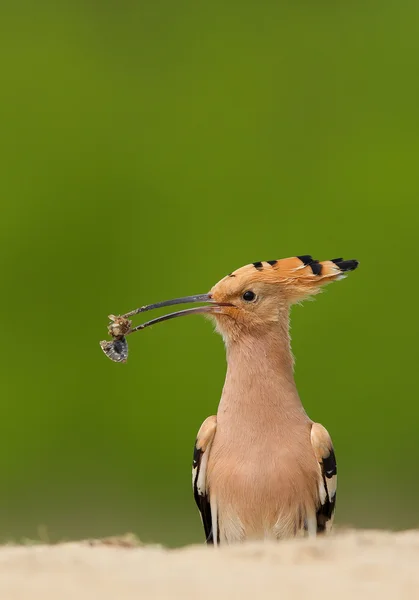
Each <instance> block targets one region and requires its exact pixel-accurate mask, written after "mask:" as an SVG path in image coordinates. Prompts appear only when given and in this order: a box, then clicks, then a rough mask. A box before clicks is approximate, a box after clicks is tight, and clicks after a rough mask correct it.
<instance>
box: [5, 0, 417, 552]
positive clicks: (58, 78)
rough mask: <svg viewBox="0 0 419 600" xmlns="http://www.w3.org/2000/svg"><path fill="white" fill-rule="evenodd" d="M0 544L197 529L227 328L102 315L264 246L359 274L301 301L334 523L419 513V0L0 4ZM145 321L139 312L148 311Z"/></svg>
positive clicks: (196, 283)
mask: <svg viewBox="0 0 419 600" xmlns="http://www.w3.org/2000/svg"><path fill="white" fill-rule="evenodd" d="M0 16H1V18H0V23H1V24H0V28H1V32H0V33H1V35H0V49H1V57H2V59H1V60H2V67H1V80H2V83H1V95H0V115H1V120H2V125H1V147H0V171H1V172H0V177H1V179H0V181H1V202H2V204H1V209H2V210H1V221H0V227H1V241H0V243H1V256H2V258H3V260H2V281H3V284H2V289H3V292H2V294H1V303H2V331H3V344H2V345H1V349H0V353H1V364H2V369H3V375H2V382H3V384H2V390H3V393H2V399H1V404H0V406H1V420H0V428H1V431H0V482H1V485H0V490H1V491H0V537H1V539H2V540H7V539H11V538H12V539H20V538H22V537H29V538H36V537H37V536H38V535H39V526H44V527H45V528H46V529H47V532H48V536H49V537H50V539H52V540H57V539H61V538H76V537H80V536H102V535H112V534H117V533H122V532H125V531H134V532H136V533H137V534H138V535H139V536H140V538H141V539H143V540H144V541H157V542H162V543H166V544H170V545H178V544H185V543H189V542H197V541H202V539H203V534H202V532H201V524H200V521H199V517H198V513H197V510H196V509H195V506H194V503H193V498H192V493H191V489H190V463H191V454H192V448H193V443H194V439H195V435H196V432H197V430H198V428H199V426H200V424H201V422H202V421H203V420H204V418H205V417H207V416H208V415H210V414H213V413H214V412H215V411H216V407H217V403H218V399H219V396H220V392H221V388H222V384H223V379H224V372H225V357H224V349H223V345H222V341H221V339H220V338H219V337H218V336H216V335H214V333H212V329H211V325H210V323H209V322H206V321H205V320H204V319H202V318H199V317H194V318H190V319H185V320H178V321H173V322H170V323H167V324H165V325H159V326H157V327H155V328H151V329H149V330H146V331H144V333H142V334H141V335H138V336H136V337H135V339H134V338H133V339H132V340H131V343H130V352H131V354H130V360H129V362H128V363H127V364H126V365H117V364H112V363H111V362H110V361H109V360H107V359H106V358H105V357H104V355H103V354H102V352H101V350H100V348H99V344H98V342H99V340H100V339H103V338H104V337H105V335H106V326H107V315H108V314H109V313H111V312H115V313H118V312H124V311H126V310H129V309H132V308H135V307H136V306H139V305H141V304H144V303H148V302H153V301H158V300H164V299H167V298H171V297H176V296H180V295H185V294H192V293H203V292H205V291H207V290H208V289H209V288H210V287H211V286H212V284H213V283H214V282H216V281H217V280H218V279H220V278H221V277H223V276H224V275H226V274H227V273H229V272H230V271H231V270H233V269H235V268H237V267H239V266H241V265H243V264H246V263H248V262H253V261H256V260H268V259H273V258H280V257H286V256H293V255H295V254H305V253H311V254H314V255H315V256H316V257H318V258H321V259H324V258H331V257H334V256H341V255H343V256H345V257H346V258H358V259H359V260H360V261H361V267H360V269H359V270H358V271H357V272H356V273H354V274H353V275H351V276H350V277H349V278H348V279H347V280H346V281H344V282H342V283H339V284H336V285H334V286H331V287H329V288H328V289H327V291H326V292H325V293H324V294H323V295H322V296H321V297H319V298H318V299H317V300H316V302H315V303H307V304H306V305H305V306H304V307H303V308H300V307H297V308H295V309H294V311H293V319H292V335H293V350H294V353H295V355H296V357H297V366H296V378H297V383H298V386H299V390H300V394H301V396H302V399H303V402H304V404H305V406H306V409H307V411H308V412H309V414H310V416H311V417H312V418H313V419H315V420H318V421H320V422H321V423H323V424H324V425H326V426H327V428H328V429H329V430H330V432H331V433H332V436H333V439H334V442H335V446H336V451H337V455H338V461H339V497H338V513H337V522H338V523H339V524H351V525H355V526H359V527H393V528H403V527H414V526H419V516H418V508H417V507H418V500H419V478H418V477H417V476H416V472H417V464H418V458H419V452H418V435H417V429H418V419H419V407H418V401H417V384H416V377H417V364H416V363H417V336H418V319H417V311H416V309H415V308H414V305H413V303H414V302H416V294H417V290H418V283H417V277H416V273H415V269H416V262H417V258H418V252H417V231H418V214H419V208H418V204H417V198H418V192H419V178H418V159H419V137H418V136H419V111H418V107H419V83H418V81H419V80H418V77H417V73H418V68H419V64H418V63H419V35H418V26H419V14H418V6H417V3H416V2H407V1H402V2H388V1H387V2H386V1H382V2H370V1H367V2H350V3H348V2H331V1H330V2H316V3H312V2H300V1H298V0H297V1H296V2H292V3H291V2H290V3H287V2H285V3H281V2H272V1H270V0H261V1H260V2H251V1H243V0H242V1H241V2H235V1H232V0H223V1H220V2H219V1H215V2H211V3H208V2H201V1H200V0H198V1H196V0H195V1H191V0H177V1H176V2H171V1H169V0H153V1H152V2H151V1H149V2H141V1H137V2H132V1H127V0H120V1H119V2H111V1H104V0H102V2H94V1H92V0H90V1H89V0H87V1H86V0H84V1H83V2H77V1H75V0H72V2H68V3H66V2H61V3H60V2H59V3H51V4H47V3H43V2H36V3H34V2H29V1H28V0H27V1H26V2H19V1H16V2H13V3H9V4H8V5H7V7H6V6H5V5H4V6H2V8H1V15H0ZM138 322H139V321H138Z"/></svg>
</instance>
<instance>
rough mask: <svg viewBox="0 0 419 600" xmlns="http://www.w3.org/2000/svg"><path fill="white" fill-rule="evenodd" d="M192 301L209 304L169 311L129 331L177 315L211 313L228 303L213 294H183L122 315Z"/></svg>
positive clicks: (129, 315)
mask: <svg viewBox="0 0 419 600" xmlns="http://www.w3.org/2000/svg"><path fill="white" fill-rule="evenodd" d="M192 302H202V303H204V302H205V303H208V304H207V306H197V307H196V308H187V309H185V310H178V311H176V312H172V313H169V314H167V315H162V316H161V317H157V318H156V319H151V320H150V321H146V322H145V323H142V324H141V325H137V327H133V328H132V329H131V330H130V332H129V333H133V332H134V331H139V330H140V329H145V328H146V327H149V326H150V325H155V324H156V323H161V322H163V321H169V320H170V319H175V318H176V317H186V316H187V315H195V314H208V313H209V314H211V313H216V312H219V310H220V307H221V306H227V304H226V303H218V302H215V301H214V300H213V298H212V295H211V294H197V295H196V296H183V297H182V298H174V299H173V300H165V301H163V302H156V304H147V305H146V306H142V307H141V308H136V309H135V310H132V311H131V312H129V313H127V314H126V315H122V316H123V317H125V318H129V317H132V316H133V315H137V314H139V313H142V312H146V311H148V310H153V309H155V308H163V307H164V306H174V305H176V304H191V303H192Z"/></svg>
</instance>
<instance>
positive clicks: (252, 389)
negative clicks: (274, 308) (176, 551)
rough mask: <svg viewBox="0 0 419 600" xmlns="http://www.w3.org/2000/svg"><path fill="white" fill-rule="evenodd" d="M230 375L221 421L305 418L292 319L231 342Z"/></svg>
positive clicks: (223, 397)
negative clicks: (291, 332)
mask: <svg viewBox="0 0 419 600" xmlns="http://www.w3.org/2000/svg"><path fill="white" fill-rule="evenodd" d="M226 348H227V364H228V366H227V375H226V380H225V384H224V388H223V393H222V397H221V401H220V405H219V410H218V418H219V419H220V418H221V419H223V418H227V419H230V418H232V419H238V420H239V421H240V420H245V421H248V420H249V419H250V420H251V419H256V420H258V421H265V420H267V421H268V420H269V419H271V418H272V417H273V415H275V416H276V417H277V416H278V415H281V414H282V415H284V417H285V416H286V417H287V418H290V417H292V415H295V416H297V417H300V416H301V415H305V412H304V409H303V407H302V404H301V401H300V398H299V396H298V392H297V388H296V385H295V381H294V368H293V367H294V359H293V356H292V352H291V345H290V336H289V316H288V314H287V315H284V316H283V318H282V319H281V321H279V322H277V323H274V324H272V325H270V326H269V327H267V328H266V329H264V330H263V331H262V332H258V335H251V334H250V333H243V334H242V335H240V337H238V338H237V339H235V340H234V341H229V340H227V343H226Z"/></svg>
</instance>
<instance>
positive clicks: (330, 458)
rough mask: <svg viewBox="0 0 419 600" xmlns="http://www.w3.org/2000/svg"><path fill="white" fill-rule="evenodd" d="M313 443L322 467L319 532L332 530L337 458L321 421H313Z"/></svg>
mask: <svg viewBox="0 0 419 600" xmlns="http://www.w3.org/2000/svg"><path fill="white" fill-rule="evenodd" d="M311 444H312V446H313V450H314V454H315V456H316V459H317V462H318V463H319V467H320V478H319V499H320V503H319V507H318V509H317V514H316V518H317V533H323V532H324V531H329V530H330V528H331V526H332V523H333V515H334V512H335V503H336V484H337V469H336V458H335V453H334V450H333V444H332V440H331V438H330V435H329V434H328V432H327V430H326V429H325V428H324V427H323V425H320V423H313V425H312V427H311Z"/></svg>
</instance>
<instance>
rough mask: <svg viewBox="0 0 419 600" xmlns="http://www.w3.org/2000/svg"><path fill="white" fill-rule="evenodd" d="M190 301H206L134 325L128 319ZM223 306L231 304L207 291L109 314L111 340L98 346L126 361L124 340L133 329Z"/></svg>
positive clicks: (136, 329)
mask: <svg viewBox="0 0 419 600" xmlns="http://www.w3.org/2000/svg"><path fill="white" fill-rule="evenodd" d="M192 302H202V303H206V306H197V307H196V308H187V309H186V310H178V311H176V312H173V313H169V314H167V315H163V316H161V317H157V318H156V319H151V321H146V322H145V323H142V324H141V325H137V326H136V327H132V326H131V325H132V321H131V320H130V317H133V316H134V315H138V314H140V313H143V312H147V311H149V310H153V309H154V308H163V307H165V306H174V305H176V304H190V303H192ZM223 306H231V304H228V303H223V302H216V301H215V300H214V299H213V297H212V294H211V293H209V294H198V295H197V296H184V297H183V298H174V299H173V300H165V301H164V302H157V303H156V304H147V305H146V306H141V307H140V308H136V309H135V310H132V311H130V312H129V313H126V314H125V315H119V316H117V317H115V316H114V315H109V318H110V320H111V323H110V324H109V327H108V332H109V333H110V335H111V336H112V341H106V340H104V341H102V342H100V346H101V348H102V350H103V352H104V353H105V354H106V356H107V357H108V358H110V359H111V360H113V361H114V362H126V361H127V358H128V343H127V340H126V336H127V335H130V334H131V333H134V331H139V330H140V329H145V328H146V327H149V326H150V325H155V324H156V323H161V322H163V321H168V320H169V319H174V318H175V317H186V316H187V315H194V314H214V313H219V312H221V310H222V307H223Z"/></svg>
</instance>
